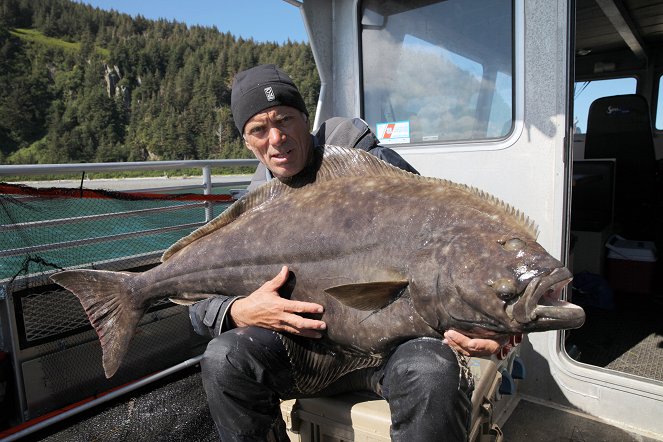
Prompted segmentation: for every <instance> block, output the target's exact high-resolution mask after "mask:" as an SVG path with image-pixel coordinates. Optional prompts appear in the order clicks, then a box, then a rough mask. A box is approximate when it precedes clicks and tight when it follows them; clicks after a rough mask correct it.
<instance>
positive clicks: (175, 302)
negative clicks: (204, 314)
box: [168, 298, 196, 306]
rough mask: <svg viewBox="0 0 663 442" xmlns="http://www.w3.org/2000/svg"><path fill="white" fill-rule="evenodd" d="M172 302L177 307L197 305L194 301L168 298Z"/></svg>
mask: <svg viewBox="0 0 663 442" xmlns="http://www.w3.org/2000/svg"><path fill="white" fill-rule="evenodd" d="M168 300H169V301H170V302H172V303H173V304H177V305H187V306H189V305H193V304H195V303H196V301H194V300H193V299H181V298H168Z"/></svg>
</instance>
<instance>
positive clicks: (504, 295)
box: [491, 278, 518, 301]
mask: <svg viewBox="0 0 663 442" xmlns="http://www.w3.org/2000/svg"><path fill="white" fill-rule="evenodd" d="M491 286H492V288H493V290H495V293H497V296H498V297H499V298H500V299H501V300H503V301H510V300H511V299H513V298H515V297H516V296H517V295H518V289H517V288H516V281H514V280H513V279H511V278H500V279H498V280H497V281H495V282H494V283H493V284H492V285H491Z"/></svg>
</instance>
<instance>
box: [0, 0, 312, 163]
mask: <svg viewBox="0 0 663 442" xmlns="http://www.w3.org/2000/svg"><path fill="white" fill-rule="evenodd" d="M259 63H275V64H277V65H279V66H281V67H282V68H283V69H285V70H286V71H287V72H289V73H290V75H291V76H292V77H293V80H294V81H295V82H296V83H297V85H298V86H299V88H300V90H301V92H302V95H303V96H304V99H305V101H306V105H307V107H308V108H309V113H310V115H311V118H312V119H313V118H314V116H315V107H316V104H317V99H318V91H319V89H320V80H319V78H318V73H317V71H316V68H315V62H314V60H313V55H312V53H311V50H310V48H309V46H308V45H307V44H303V43H293V42H288V43H286V44H282V45H279V44H276V43H256V42H254V41H253V40H244V39H242V38H235V37H234V36H233V35H231V34H229V33H223V32H219V31H218V30H217V29H216V28H205V27H200V26H193V27H188V26H186V25H184V24H182V23H178V22H171V21H167V20H157V21H152V20H147V19H145V18H143V17H140V16H139V17H137V18H132V17H130V16H129V15H126V14H121V13H118V12H116V11H110V12H107V11H102V10H100V9H98V8H93V7H92V6H89V5H84V4H80V3H76V2H73V1H70V0H2V2H0V164H2V163H5V164H31V163H67V162H74V163H76V162H108V161H143V160H156V159H160V160H176V159H207V158H246V157H251V154H250V152H249V151H248V150H247V149H246V148H245V147H244V143H243V141H242V139H241V137H240V134H239V133H238V132H237V129H236V128H235V126H234V123H233V119H232V115H231V113H230V86H231V82H232V78H233V76H234V74H235V73H236V72H238V71H239V70H242V69H246V68H248V67H251V66H254V65H256V64H259Z"/></svg>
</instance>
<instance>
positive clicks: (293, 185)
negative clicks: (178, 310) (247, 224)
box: [161, 145, 416, 261]
mask: <svg viewBox="0 0 663 442" xmlns="http://www.w3.org/2000/svg"><path fill="white" fill-rule="evenodd" d="M313 162H314V164H313V167H310V168H308V169H306V171H305V172H304V173H300V174H298V175H295V176H293V177H289V178H283V179H273V180H270V181H268V182H267V183H265V184H263V185H262V186H260V187H258V188H257V189H255V190H254V191H253V192H250V193H248V194H247V195H245V196H244V197H242V198H241V199H239V200H237V201H235V202H234V203H233V204H232V205H231V206H230V207H228V208H227V209H226V210H225V211H224V212H223V213H221V214H220V215H219V216H217V217H216V218H214V219H213V220H212V221H210V222H209V223H207V224H205V225H204V226H202V227H200V228H198V229H197V230H194V231H193V232H192V233H190V234H189V235H188V236H185V237H183V238H181V239H180V240H178V241H177V242H175V243H174V244H173V245H172V246H170V248H168V250H166V251H165V252H164V254H163V255H162V257H161V261H166V260H167V259H168V258H170V257H171V256H173V255H174V254H175V253H176V252H178V251H179V250H181V249H183V248H184V247H186V246H187V245H189V244H191V243H192V242H193V241H195V240H197V239H199V238H202V237H203V236H205V235H207V234H209V233H211V232H213V231H215V230H217V229H220V228H221V227H223V226H225V225H227V224H229V223H231V222H233V221H234V220H235V219H237V218H238V217H239V216H240V215H241V214H242V213H244V212H248V211H250V210H252V209H255V208H257V207H260V206H262V205H263V204H265V203H268V202H269V201H271V200H272V199H274V198H275V197H277V196H279V195H283V194H286V193H292V192H296V191H297V190H298V189H300V188H301V187H303V186H305V185H307V184H312V183H321V182H325V181H329V180H334V179H338V178H342V177H348V176H371V175H385V174H391V173H393V174H395V175H400V174H407V175H412V176H416V175H414V174H411V173H409V172H405V171H402V170H401V169H398V168H397V167H394V166H392V165H390V164H388V163H386V162H384V161H382V160H380V159H378V158H376V157H375V156H373V155H371V154H369V153H367V152H364V151H362V150H359V149H351V148H345V147H339V146H330V145H324V146H317V147H316V148H315V149H314V155H313Z"/></svg>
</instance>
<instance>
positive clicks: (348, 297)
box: [325, 280, 409, 311]
mask: <svg viewBox="0 0 663 442" xmlns="http://www.w3.org/2000/svg"><path fill="white" fill-rule="evenodd" d="M408 284H409V281H407V280H399V281H376V282H362V283H355V284H344V285H337V286H335V287H330V288H328V289H325V293H327V294H328V295H330V296H332V297H333V298H335V299H337V300H338V301H340V302H341V303H343V304H345V305H347V306H348V307H352V308H354V309H357V310H367V311H373V310H379V309H381V308H383V307H385V306H387V305H389V304H391V303H392V302H394V301H395V300H396V299H398V298H399V297H400V295H401V294H402V293H403V290H404V289H405V288H406V287H407V286H408Z"/></svg>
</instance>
